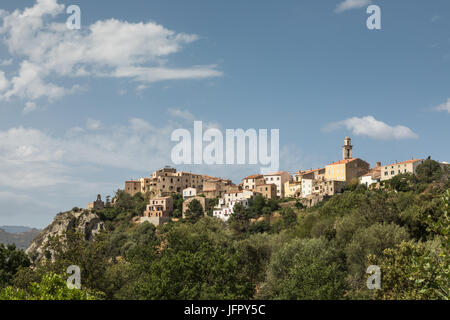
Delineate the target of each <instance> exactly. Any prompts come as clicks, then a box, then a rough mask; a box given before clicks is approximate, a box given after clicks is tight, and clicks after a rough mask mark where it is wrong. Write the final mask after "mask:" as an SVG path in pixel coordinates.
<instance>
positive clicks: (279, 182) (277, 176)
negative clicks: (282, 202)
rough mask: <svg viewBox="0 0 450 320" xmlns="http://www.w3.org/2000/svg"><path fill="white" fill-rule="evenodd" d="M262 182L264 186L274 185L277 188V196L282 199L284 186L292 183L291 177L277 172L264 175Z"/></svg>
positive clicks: (282, 172) (285, 173) (283, 172)
mask: <svg viewBox="0 0 450 320" xmlns="http://www.w3.org/2000/svg"><path fill="white" fill-rule="evenodd" d="M264 180H265V182H266V184H274V185H276V186H277V196H278V197H280V198H284V184H285V183H286V182H288V181H292V176H291V175H290V174H289V173H288V172H286V171H279V172H275V173H271V174H265V175H264Z"/></svg>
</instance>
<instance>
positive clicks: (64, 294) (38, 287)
mask: <svg viewBox="0 0 450 320" xmlns="http://www.w3.org/2000/svg"><path fill="white" fill-rule="evenodd" d="M101 298H102V294H101V293H99V292H94V291H86V290H78V289H69V288H68V287H67V284H66V282H65V281H64V280H63V279H62V277H61V276H60V275H57V274H54V273H49V274H46V275H45V276H44V277H43V278H42V281H41V282H40V283H31V284H30V286H29V288H28V289H27V290H23V289H16V288H14V287H6V288H4V289H3V290H1V291H0V300H98V299H101Z"/></svg>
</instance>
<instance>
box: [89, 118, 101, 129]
mask: <svg viewBox="0 0 450 320" xmlns="http://www.w3.org/2000/svg"><path fill="white" fill-rule="evenodd" d="M101 126H102V123H101V122H100V121H99V120H95V119H91V118H89V119H87V120H86V128H87V129H89V130H98V129H100V128H101Z"/></svg>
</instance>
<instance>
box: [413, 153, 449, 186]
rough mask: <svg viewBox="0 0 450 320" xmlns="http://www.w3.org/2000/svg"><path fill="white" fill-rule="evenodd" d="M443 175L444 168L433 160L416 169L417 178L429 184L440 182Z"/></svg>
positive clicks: (426, 161)
mask: <svg viewBox="0 0 450 320" xmlns="http://www.w3.org/2000/svg"><path fill="white" fill-rule="evenodd" d="M442 174H443V173H442V168H441V165H440V164H439V162H436V161H434V160H431V159H427V160H425V161H424V162H423V163H421V164H419V165H418V166H417V169H416V176H417V178H418V179H419V180H420V181H423V182H427V183H430V182H433V181H439V179H440V178H441V177H442Z"/></svg>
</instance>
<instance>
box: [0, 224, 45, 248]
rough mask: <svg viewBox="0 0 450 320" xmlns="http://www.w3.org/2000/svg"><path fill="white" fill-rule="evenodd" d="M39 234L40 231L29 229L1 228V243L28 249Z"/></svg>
mask: <svg viewBox="0 0 450 320" xmlns="http://www.w3.org/2000/svg"><path fill="white" fill-rule="evenodd" d="M5 229H6V230H5ZM7 230H9V231H14V232H8V231H7ZM23 230H25V231H23ZM20 231H23V232H20ZM38 234H39V230H37V229H32V228H27V227H0V243H3V244H5V245H6V244H15V245H16V247H17V248H20V249H26V248H28V246H29V245H30V244H31V242H32V241H33V239H34V238H36V236H37V235H38Z"/></svg>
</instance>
